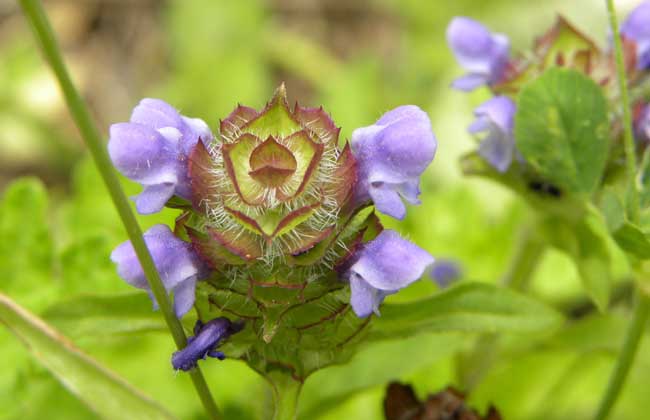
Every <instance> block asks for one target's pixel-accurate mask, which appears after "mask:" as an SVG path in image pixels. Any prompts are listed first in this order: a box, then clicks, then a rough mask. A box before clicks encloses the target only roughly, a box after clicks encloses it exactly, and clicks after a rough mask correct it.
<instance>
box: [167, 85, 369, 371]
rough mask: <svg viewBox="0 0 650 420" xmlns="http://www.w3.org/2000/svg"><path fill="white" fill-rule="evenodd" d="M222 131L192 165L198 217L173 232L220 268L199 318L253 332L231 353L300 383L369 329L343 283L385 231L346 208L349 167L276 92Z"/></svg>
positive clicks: (317, 126)
mask: <svg viewBox="0 0 650 420" xmlns="http://www.w3.org/2000/svg"><path fill="white" fill-rule="evenodd" d="M220 131H221V141H213V142H210V143H208V144H207V146H206V145H204V144H203V143H202V142H198V143H197V145H196V147H195V149H194V150H193V152H192V153H191V154H190V160H189V174H190V179H191V187H192V209H191V210H189V209H188V210H187V211H186V212H185V213H183V215H182V216H180V217H179V219H178V220H177V225H176V234H177V235H179V236H181V237H184V238H186V239H188V240H190V241H191V242H192V244H193V246H194V249H195V250H196V251H197V252H198V253H199V255H200V256H201V258H202V259H203V260H204V261H205V262H206V263H207V264H208V265H209V266H210V267H211V268H212V269H213V273H212V275H211V276H210V277H209V278H208V279H207V280H206V281H204V282H200V283H198V284H197V287H198V290H197V302H196V304H197V308H198V309H199V312H200V314H201V317H202V318H204V319H212V318H214V317H215V316H219V315H226V316H230V317H232V316H234V317H238V318H241V319H243V320H246V321H247V322H246V327H245V329H244V331H242V332H240V333H238V334H236V335H235V336H233V337H232V339H231V340H230V341H229V342H228V343H226V344H225V345H224V348H225V350H224V351H226V352H227V354H229V355H232V356H239V357H242V358H244V359H246V360H247V361H248V363H249V364H250V365H252V366H253V367H254V368H256V369H257V370H259V371H261V372H264V373H268V372H269V371H271V370H273V369H283V370H289V371H290V373H291V374H292V375H293V376H294V377H296V378H304V377H306V376H307V375H308V374H309V373H311V372H312V371H314V370H316V369H318V368H319V367H322V366H324V365H326V364H330V363H333V362H337V361H342V360H344V359H345V358H346V357H347V355H348V352H347V351H346V350H347V349H348V348H351V347H353V346H352V344H353V343H354V342H356V340H358V339H360V338H361V336H363V334H362V333H363V331H364V327H365V326H366V325H367V323H368V319H360V318H358V317H357V316H356V315H355V314H354V312H353V311H352V309H351V307H350V304H349V301H350V297H349V293H350V291H349V288H347V287H346V284H345V283H343V282H341V281H340V280H339V279H338V276H337V273H340V272H342V271H343V270H346V269H347V267H348V266H349V264H350V262H349V259H350V256H351V255H352V254H353V252H354V250H356V249H358V248H359V247H360V246H361V245H362V243H364V242H367V241H370V240H372V239H373V238H374V237H376V236H377V234H378V233H379V232H380V231H381V225H380V224H379V222H378V220H377V218H376V216H375V215H374V213H373V211H372V207H369V206H368V205H365V204H363V205H361V206H354V205H353V204H352V203H351V197H352V189H353V187H354V185H355V182H356V173H355V166H356V165H355V162H354V157H353V155H352V153H351V151H350V148H349V146H348V145H346V146H345V147H344V148H342V149H341V148H339V147H338V140H339V139H338V137H339V129H338V128H337V127H336V126H335V125H334V123H333V122H332V120H331V119H330V118H329V116H328V115H327V114H326V113H325V112H324V111H323V110H322V108H301V107H300V106H298V105H296V106H295V107H293V108H291V107H289V105H288V103H287V100H286V92H285V90H284V87H280V88H279V89H278V91H277V92H276V94H275V96H274V97H273V99H272V100H271V101H270V102H269V103H268V104H267V106H266V107H265V108H264V109H263V110H262V111H261V112H257V111H255V110H254V109H252V108H248V107H244V106H239V107H237V108H236V109H235V110H234V111H233V112H232V113H231V114H230V115H229V116H228V117H227V118H226V119H225V120H223V121H222V122H221V129H220ZM355 207H357V208H355ZM259 338H262V340H259Z"/></svg>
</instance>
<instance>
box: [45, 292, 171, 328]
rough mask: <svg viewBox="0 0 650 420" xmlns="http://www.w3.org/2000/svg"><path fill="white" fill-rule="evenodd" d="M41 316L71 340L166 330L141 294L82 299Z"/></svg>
mask: <svg viewBox="0 0 650 420" xmlns="http://www.w3.org/2000/svg"><path fill="white" fill-rule="evenodd" d="M42 316H43V318H45V319H46V320H47V321H48V322H50V323H52V324H53V325H54V326H55V327H57V328H58V329H60V330H61V331H64V332H65V334H66V335H67V336H69V337H71V338H74V339H76V338H80V339H87V338H105V337H107V336H111V335H115V334H134V333H142V332H150V331H166V330H167V328H166V326H165V322H164V320H163V317H162V316H161V315H160V313H158V312H155V311H154V310H153V308H152V304H151V300H150V299H149V297H148V296H147V294H146V293H143V292H129V293H123V294H117V295H108V296H98V295H86V296H83V295H82V296H78V297H75V298H72V299H67V300H65V301H62V302H57V303H56V304H54V305H52V306H50V307H49V308H47V309H46V310H45V312H44V313H43V314H42Z"/></svg>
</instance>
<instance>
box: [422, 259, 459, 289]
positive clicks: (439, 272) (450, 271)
mask: <svg viewBox="0 0 650 420" xmlns="http://www.w3.org/2000/svg"><path fill="white" fill-rule="evenodd" d="M429 275H430V276H431V279H432V280H433V281H434V282H435V283H436V284H437V285H438V287H441V288H445V287H448V286H449V285H451V284H452V283H453V282H455V281H456V280H458V279H459V278H460V277H461V275H462V269H461V267H460V265H459V264H458V263H457V262H456V261H454V260H448V259H437V260H436V261H435V262H434V263H433V265H432V266H431V270H430V271H429Z"/></svg>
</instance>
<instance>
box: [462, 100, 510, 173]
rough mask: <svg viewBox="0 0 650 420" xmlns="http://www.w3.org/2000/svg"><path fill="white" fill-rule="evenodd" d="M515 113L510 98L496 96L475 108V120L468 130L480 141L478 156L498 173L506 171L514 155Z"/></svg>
mask: <svg viewBox="0 0 650 420" xmlns="http://www.w3.org/2000/svg"><path fill="white" fill-rule="evenodd" d="M515 112H516V105H515V103H514V102H513V101H512V100H511V99H510V98H508V97H506V96H496V97H494V98H492V99H490V100H488V101H486V102H484V103H483V104H481V105H480V106H479V107H478V108H476V110H475V111H474V115H475V116H476V120H475V121H474V122H473V123H472V124H471V125H470V126H469V128H468V131H469V132H470V133H472V134H475V135H477V137H479V138H480V139H481V143H480V145H479V149H478V152H479V154H480V155H481V156H482V157H483V158H484V159H485V160H486V161H487V162H488V163H490V165H492V166H493V167H494V168H496V169H497V170H498V171H499V172H505V171H507V170H508V168H509V167H510V164H511V163H512V160H513V157H514V155H515V140H514V137H513V133H512V130H513V125H514V115H515Z"/></svg>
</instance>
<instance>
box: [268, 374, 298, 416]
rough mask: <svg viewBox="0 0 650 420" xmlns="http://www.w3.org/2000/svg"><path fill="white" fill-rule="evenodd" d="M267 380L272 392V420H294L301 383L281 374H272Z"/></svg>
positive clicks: (296, 413) (296, 414)
mask: <svg viewBox="0 0 650 420" xmlns="http://www.w3.org/2000/svg"><path fill="white" fill-rule="evenodd" d="M267 379H268V380H269V382H270V384H271V388H272V391H273V404H274V407H273V420H296V418H297V416H298V397H299V396H300V391H301V390H302V382H299V381H297V380H295V379H294V378H292V377H291V376H289V375H287V374H284V373H282V372H273V373H272V374H270V375H269V377H268V378H267Z"/></svg>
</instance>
